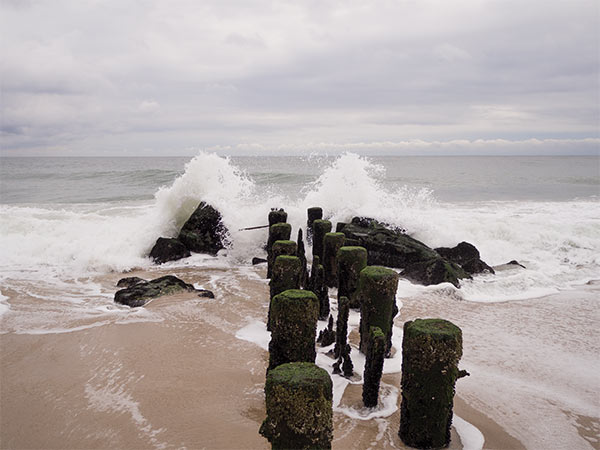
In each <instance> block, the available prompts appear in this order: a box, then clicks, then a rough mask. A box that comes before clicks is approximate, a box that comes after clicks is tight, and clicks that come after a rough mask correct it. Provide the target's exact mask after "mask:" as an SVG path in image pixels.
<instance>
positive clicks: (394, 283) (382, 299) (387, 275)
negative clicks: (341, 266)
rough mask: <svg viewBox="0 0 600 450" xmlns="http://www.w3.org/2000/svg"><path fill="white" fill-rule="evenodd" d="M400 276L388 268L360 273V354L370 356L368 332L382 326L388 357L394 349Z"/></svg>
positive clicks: (370, 268)
mask: <svg viewBox="0 0 600 450" xmlns="http://www.w3.org/2000/svg"><path fill="white" fill-rule="evenodd" d="M398 278H399V276H398V274H397V273H396V272H395V271H394V270H392V269H388V268H386V267H381V266H367V267H365V268H364V269H363V270H361V272H360V277H359V279H358V288H357V291H356V296H358V300H359V302H360V351H361V352H363V353H364V354H366V353H367V345H368V341H369V331H370V329H371V327H379V328H381V331H382V332H383V333H384V334H385V336H386V349H385V353H386V355H388V354H389V352H390V350H391V347H392V325H393V323H394V316H395V315H396V313H397V312H398V309H397V308H396V290H397V289H398Z"/></svg>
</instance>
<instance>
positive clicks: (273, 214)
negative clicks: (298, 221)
mask: <svg viewBox="0 0 600 450" xmlns="http://www.w3.org/2000/svg"><path fill="white" fill-rule="evenodd" d="M286 222H287V213H286V212H285V211H284V210H283V209H277V208H273V209H271V211H270V212H269V226H271V225H275V224H276V223H286Z"/></svg>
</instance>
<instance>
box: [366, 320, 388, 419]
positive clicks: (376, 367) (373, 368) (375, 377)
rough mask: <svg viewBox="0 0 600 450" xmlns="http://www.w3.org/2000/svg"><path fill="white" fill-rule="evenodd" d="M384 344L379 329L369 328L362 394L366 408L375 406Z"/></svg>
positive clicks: (383, 337) (381, 370) (381, 371)
mask: <svg viewBox="0 0 600 450" xmlns="http://www.w3.org/2000/svg"><path fill="white" fill-rule="evenodd" d="M385 344H386V342H385V335H384V334H383V332H382V331H381V329H380V328H379V327H371V330H370V331H369V344H368V346H367V358H366V361H365V375H364V381H363V392H362V398H363V403H364V405H365V406H366V407H367V408H372V407H374V406H377V397H378V396H379V383H380V382H381V374H382V373H383V359H384V357H385Z"/></svg>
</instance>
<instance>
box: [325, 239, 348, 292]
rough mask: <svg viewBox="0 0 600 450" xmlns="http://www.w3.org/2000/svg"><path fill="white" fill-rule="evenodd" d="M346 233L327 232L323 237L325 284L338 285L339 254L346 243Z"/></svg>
mask: <svg viewBox="0 0 600 450" xmlns="http://www.w3.org/2000/svg"><path fill="white" fill-rule="evenodd" d="M345 238H346V236H344V233H327V234H325V237H324V238H323V268H324V269H325V284H327V286H329V287H337V285H338V274H337V268H338V264H337V254H338V250H339V249H340V248H342V246H343V245H344V239H345Z"/></svg>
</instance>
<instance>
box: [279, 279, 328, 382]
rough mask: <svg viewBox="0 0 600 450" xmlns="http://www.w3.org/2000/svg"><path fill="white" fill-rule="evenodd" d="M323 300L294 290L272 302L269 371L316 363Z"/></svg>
mask: <svg viewBox="0 0 600 450" xmlns="http://www.w3.org/2000/svg"><path fill="white" fill-rule="evenodd" d="M318 316H319V300H318V299H317V296H316V295H315V294H314V293H312V292H311V291H301V290H299V289H290V290H287V291H283V292H282V293H281V294H278V295H276V296H275V297H273V300H271V342H270V343H269V368H268V371H270V370H271V369H274V368H275V367H277V366H278V365H280V364H285V363H287V362H297V361H305V362H315V357H316V350H315V338H316V334H317V319H318Z"/></svg>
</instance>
